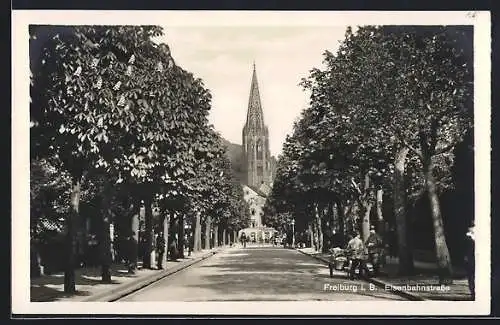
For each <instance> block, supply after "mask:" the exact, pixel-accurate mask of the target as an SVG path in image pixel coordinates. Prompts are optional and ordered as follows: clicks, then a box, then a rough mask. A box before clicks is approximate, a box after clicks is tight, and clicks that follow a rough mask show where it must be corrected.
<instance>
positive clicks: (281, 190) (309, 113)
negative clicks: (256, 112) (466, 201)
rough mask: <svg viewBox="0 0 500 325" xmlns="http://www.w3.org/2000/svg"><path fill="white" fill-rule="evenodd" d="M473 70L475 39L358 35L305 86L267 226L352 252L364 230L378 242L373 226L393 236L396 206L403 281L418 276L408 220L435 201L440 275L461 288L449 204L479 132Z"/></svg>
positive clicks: (428, 30)
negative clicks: (421, 202)
mask: <svg viewBox="0 0 500 325" xmlns="http://www.w3.org/2000/svg"><path fill="white" fill-rule="evenodd" d="M472 63H473V61H472V29H467V28H458V27H453V26H447V27H438V26H427V27H423V26H422V27H410V26H397V27H393V26H384V27H378V26H367V27H360V28H359V29H358V30H357V31H356V32H355V33H354V32H353V31H352V29H351V28H348V29H347V31H346V35H345V40H344V41H343V42H342V43H341V44H340V46H339V48H338V51H337V53H336V54H333V53H331V52H328V51H326V52H325V54H324V64H325V66H326V67H325V68H324V69H316V68H315V69H313V70H312V71H311V72H310V76H309V77H308V78H307V79H303V81H302V83H301V84H302V86H303V87H304V89H306V90H308V91H310V93H311V95H310V105H309V107H308V108H306V109H305V110H304V111H303V113H302V115H301V117H300V119H299V120H298V121H297V122H296V123H295V125H294V131H293V134H292V135H289V136H288V137H287V139H286V142H285V144H284V147H283V153H282V156H281V157H280V159H279V163H278V167H277V176H276V178H275V182H274V185H273V191H272V193H271V195H270V198H269V199H268V200H267V202H266V209H265V210H266V214H265V219H266V220H265V222H266V224H270V225H273V226H278V227H279V226H283V225H286V224H289V223H290V219H291V218H294V219H295V221H296V225H297V226H298V228H300V227H301V226H302V227H306V228H307V227H309V229H310V233H311V234H313V236H312V237H313V238H314V239H315V240H314V241H315V242H317V243H318V249H320V250H321V249H323V247H325V245H324V242H325V240H326V238H324V237H325V234H328V235H331V234H337V236H336V239H337V240H338V242H340V244H345V242H346V239H345V234H348V233H350V232H351V231H353V230H360V231H361V233H362V235H363V237H364V238H366V237H367V236H368V233H369V227H370V222H376V224H377V227H378V232H379V233H381V234H382V235H383V234H384V231H385V230H386V227H385V226H384V225H385V218H384V213H383V212H384V209H383V206H384V202H383V199H384V198H386V197H392V201H393V202H391V203H392V206H393V215H394V218H395V224H396V228H397V229H396V232H397V245H398V248H399V250H398V254H399V261H400V264H399V265H400V273H402V274H409V273H411V272H412V271H413V257H412V248H411V235H412V230H411V229H410V227H409V226H408V224H409V221H408V213H407V212H406V209H407V207H408V205H409V204H411V202H415V201H416V200H417V199H418V198H420V197H422V196H423V195H426V196H427V199H428V201H429V205H430V211H431V215H432V224H433V229H434V247H435V254H436V259H437V261H438V266H439V270H440V274H439V275H440V278H441V280H442V281H443V282H448V281H451V274H452V264H451V261H450V254H449V250H448V246H447V242H446V238H445V233H444V228H443V218H442V213H441V207H440V199H439V195H440V194H441V193H443V192H444V191H447V190H450V189H452V188H453V180H454V179H453V178H452V177H451V175H452V174H451V169H452V167H453V166H454V164H455V161H454V160H455V155H454V151H453V150H454V149H455V148H456V147H457V145H459V144H460V143H461V142H462V141H463V138H464V136H466V135H467V134H469V133H471V132H472V125H473V102H472V98H473V94H472V90H473V87H472V81H473V74H472V68H473V66H472ZM373 209H375V210H376V211H375V213H373V212H372V210H373ZM371 215H375V216H376V218H372V219H373V220H371V218H370V216H371ZM338 236H340V239H339V237H338ZM330 237H331V236H330ZM329 239H330V240H334V241H335V238H333V239H332V238H329ZM338 242H337V243H338Z"/></svg>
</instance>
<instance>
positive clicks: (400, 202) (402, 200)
mask: <svg viewBox="0 0 500 325" xmlns="http://www.w3.org/2000/svg"><path fill="white" fill-rule="evenodd" d="M407 155H408V148H403V149H401V150H399V152H398V153H397V154H396V158H395V160H394V216H395V219H396V226H397V234H398V257H399V273H400V275H411V274H413V272H414V265H413V254H412V253H413V252H412V250H411V246H410V245H409V242H408V234H407V232H408V228H407V220H408V218H407V216H406V186H405V182H404V174H405V167H406V166H405V164H406V156H407Z"/></svg>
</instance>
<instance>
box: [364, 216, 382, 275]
mask: <svg viewBox="0 0 500 325" xmlns="http://www.w3.org/2000/svg"><path fill="white" fill-rule="evenodd" d="M365 245H366V247H367V249H368V257H369V258H370V261H371V262H372V263H373V267H374V268H375V272H376V273H378V271H379V266H380V264H381V257H382V256H381V255H382V249H383V245H384V243H383V242H382V238H381V237H380V236H379V234H377V232H376V231H375V226H373V225H371V226H370V235H369V236H368V238H367V239H366V242H365Z"/></svg>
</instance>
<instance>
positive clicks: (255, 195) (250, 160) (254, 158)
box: [239, 63, 276, 242]
mask: <svg viewBox="0 0 500 325" xmlns="http://www.w3.org/2000/svg"><path fill="white" fill-rule="evenodd" d="M242 138H243V139H242V140H243V141H242V163H243V168H242V169H243V177H244V179H243V180H242V183H243V184H242V185H243V192H244V198H245V201H246V202H247V203H248V205H249V208H250V217H251V224H250V227H249V228H247V229H243V230H241V231H240V233H239V235H241V233H242V232H245V234H246V235H247V238H249V239H250V241H255V242H260V239H262V241H264V242H266V241H268V240H270V239H271V238H272V237H273V236H274V235H275V230H274V229H273V228H268V227H266V226H265V225H263V224H262V216H263V207H264V204H265V202H266V197H267V195H269V194H270V192H271V188H272V182H273V176H274V172H275V167H276V159H275V158H274V157H272V156H271V152H270V150H269V130H268V128H267V126H266V125H265V124H264V113H263V110H262V103H261V99H260V93H259V84H258V81H257V72H256V68H255V63H254V65H253V74H252V81H251V85H250V96H249V100H248V110H247V119H246V123H245V125H244V127H243V132H242Z"/></svg>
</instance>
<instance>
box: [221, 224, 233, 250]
mask: <svg viewBox="0 0 500 325" xmlns="http://www.w3.org/2000/svg"><path fill="white" fill-rule="evenodd" d="M227 236H228V233H227V232H226V228H224V230H222V238H223V242H222V246H226V245H227V244H228V243H229V242H230V241H231V240H230V239H229V238H227Z"/></svg>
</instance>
